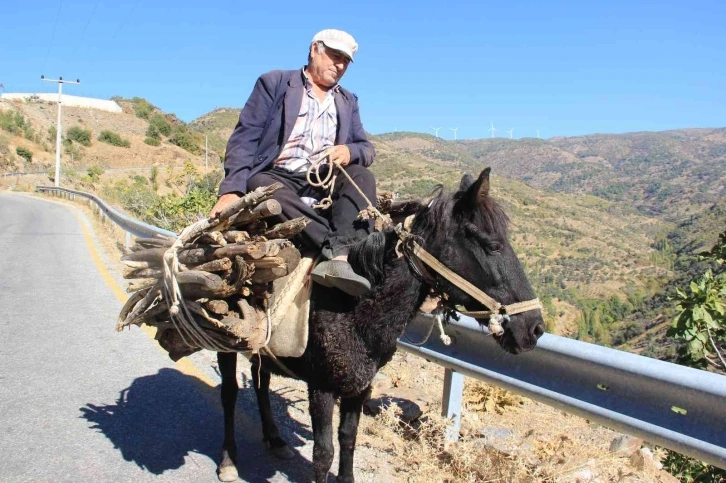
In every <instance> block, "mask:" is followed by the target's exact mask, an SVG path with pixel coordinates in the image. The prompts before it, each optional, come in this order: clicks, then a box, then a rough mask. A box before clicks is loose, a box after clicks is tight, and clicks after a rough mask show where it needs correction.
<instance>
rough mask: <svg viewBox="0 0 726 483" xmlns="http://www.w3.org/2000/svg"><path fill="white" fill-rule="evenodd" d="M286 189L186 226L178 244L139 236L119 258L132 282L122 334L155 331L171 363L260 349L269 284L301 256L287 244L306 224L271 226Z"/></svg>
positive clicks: (254, 196) (251, 197)
mask: <svg viewBox="0 0 726 483" xmlns="http://www.w3.org/2000/svg"><path fill="white" fill-rule="evenodd" d="M281 186H282V185H280V184H279V183H276V184H274V185H271V186H268V187H263V188H258V189H257V190H255V191H253V192H251V193H249V194H247V195H245V196H243V197H242V198H241V199H240V200H238V201H237V202H235V203H234V204H233V205H232V206H230V207H229V208H228V209H225V210H224V211H223V212H222V213H220V214H219V215H218V216H217V217H216V218H212V219H205V220H201V221H199V222H197V223H195V224H193V225H191V226H189V227H187V228H186V229H185V230H184V231H182V233H181V234H180V235H179V238H176V239H174V238H164V237H157V238H137V239H136V244H135V245H134V246H133V247H132V248H131V249H130V250H126V251H125V255H124V256H123V257H122V258H121V260H122V262H123V263H124V264H125V265H126V266H127V269H126V273H125V274H124V278H126V279H132V280H133V281H132V282H131V283H130V285H129V287H128V292H130V293H132V295H131V297H130V298H129V300H128V301H127V302H126V304H125V305H124V307H123V308H122V310H121V313H120V315H119V318H118V323H117V330H119V331H121V330H123V329H124V328H125V327H128V326H130V325H141V324H147V325H149V326H153V327H156V328H157V329H158V331H157V335H156V338H157V340H158V341H159V343H160V345H161V346H162V347H163V348H164V349H165V350H167V351H168V352H169V356H170V357H171V358H172V359H174V360H178V359H179V358H181V357H184V356H186V355H189V354H191V353H193V352H196V351H197V350H199V349H202V348H206V349H212V350H235V351H254V350H257V349H259V348H261V347H263V346H264V345H265V343H266V340H267V338H268V337H269V330H270V327H269V326H268V320H267V317H266V311H267V310H268V309H269V304H270V299H271V297H272V283H271V282H273V281H274V280H276V279H279V278H281V277H284V276H286V275H287V274H289V273H290V272H292V271H293V270H294V269H295V267H296V266H297V264H298V262H299V261H300V252H299V251H298V250H297V248H295V247H294V246H293V244H292V243H291V242H290V241H289V240H288V238H290V237H292V236H294V235H295V234H297V233H299V232H300V231H301V230H302V229H303V228H305V226H306V225H307V223H308V222H309V220H308V219H307V218H298V219H294V220H290V221H286V222H281V223H278V224H271V223H269V219H270V217H272V216H274V215H279V214H280V211H281V209H280V204H279V203H278V202H277V201H275V200H273V199H271V198H272V194H273V193H274V192H275V191H276V190H278V189H279V188H281ZM190 319H193V320H190Z"/></svg>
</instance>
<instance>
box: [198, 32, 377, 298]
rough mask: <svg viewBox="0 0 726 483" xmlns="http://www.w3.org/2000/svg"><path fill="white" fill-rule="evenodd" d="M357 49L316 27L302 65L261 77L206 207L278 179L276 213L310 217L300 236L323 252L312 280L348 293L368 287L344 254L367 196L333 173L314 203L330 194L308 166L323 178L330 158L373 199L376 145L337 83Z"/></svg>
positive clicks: (342, 36) (360, 233)
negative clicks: (329, 187)
mask: <svg viewBox="0 0 726 483" xmlns="http://www.w3.org/2000/svg"><path fill="white" fill-rule="evenodd" d="M357 50H358V44H357V43H356V42H355V40H354V39H353V37H352V36H351V35H349V34H348V33H346V32H343V31H340V30H332V29H328V30H322V31H320V32H318V33H317V34H315V36H314V37H313V40H312V43H311V45H310V51H309V54H308V63H307V65H306V66H305V67H303V68H302V69H299V70H287V71H284V70H275V71H272V72H268V73H266V74H263V75H262V76H260V78H259V79H258V80H257V83H256V84H255V87H254V90H253V91H252V94H251V95H250V97H249V99H248V100H247V103H246V104H245V106H244V108H243V109H242V113H241V114H240V117H239V122H238V123H237V126H236V127H235V129H234V132H233V133H232V136H231V137H230V139H229V142H228V143H227V153H226V155H225V160H224V170H225V178H224V180H223V181H222V184H221V185H220V188H219V199H218V201H217V203H216V204H215V206H214V208H212V212H211V213H210V216H214V215H216V214H217V213H219V212H220V211H221V210H223V209H224V208H225V207H226V206H228V205H229V204H231V203H233V202H234V201H235V200H237V199H239V198H240V196H242V195H243V194H244V193H246V192H249V191H252V190H254V189H255V188H258V187H260V186H268V185H271V184H273V183H275V182H280V183H282V185H283V188H282V189H279V190H277V191H276V192H275V194H274V199H276V200H277V201H279V203H280V205H281V207H282V213H281V214H280V215H279V217H280V218H282V220H292V219H294V218H298V217H302V216H304V217H307V218H308V219H309V220H310V223H309V224H308V225H307V226H306V227H305V229H304V230H303V231H302V232H301V233H300V234H299V235H298V236H299V241H301V242H302V243H303V244H304V245H305V246H306V247H307V248H310V249H314V250H317V251H319V252H320V253H321V255H322V257H323V258H324V261H323V262H321V263H319V264H318V265H317V266H316V267H315V269H314V270H313V272H312V278H313V280H314V281H315V282H317V283H319V284H321V285H325V286H327V287H335V288H338V289H340V290H342V291H344V292H346V293H348V294H350V295H353V296H360V295H363V294H364V293H366V292H367V291H368V290H369V289H370V283H369V282H368V280H367V279H366V278H364V277H362V276H360V275H358V274H356V273H355V272H354V271H353V269H352V267H351V266H350V264H348V261H347V258H348V249H349V247H350V246H351V245H352V244H354V243H355V242H356V241H358V240H360V239H363V238H365V237H366V236H367V235H368V234H369V233H370V232H371V231H372V222H371V221H367V220H359V219H358V214H359V212H360V211H361V210H364V209H365V208H366V207H367V203H366V201H365V200H364V198H363V196H361V194H360V193H359V192H358V190H357V189H356V187H355V186H354V184H353V183H351V182H350V181H349V179H348V176H337V177H336V178H335V182H334V185H333V194H332V204H330V205H329V206H325V205H324V206H323V207H322V208H320V205H317V203H318V201H320V200H322V199H324V198H325V197H326V196H327V195H328V193H327V190H324V189H323V188H322V187H320V186H316V185H318V183H317V182H313V184H311V183H310V181H309V180H310V178H309V177H308V168H310V167H311V166H313V167H314V168H316V169H319V172H318V173H317V175H318V179H320V177H322V178H326V175H328V173H327V170H329V169H333V167H332V164H331V163H334V164H336V165H338V167H339V169H343V170H345V171H346V172H347V174H348V175H349V176H350V178H351V179H352V180H353V181H354V182H355V184H357V185H358V187H359V188H360V190H361V191H362V192H363V193H365V196H366V197H367V198H368V199H369V200H375V199H376V184H375V178H374V176H373V173H371V172H370V171H369V170H368V169H367V167H368V166H370V165H371V163H373V158H374V156H375V150H374V148H373V145H372V144H371V143H370V141H368V139H367V138H366V134H365V131H364V129H363V124H362V123H361V120H360V114H359V112H358V99H357V97H356V96H355V95H354V94H352V93H351V92H350V91H348V90H346V89H344V88H343V87H341V86H340V84H338V82H339V81H340V79H341V78H342V77H343V75H344V74H345V72H346V70H347V69H348V65H349V64H350V63H351V62H352V61H353V55H354V54H355V53H356V51H357ZM326 160H327V162H326ZM316 208H317V209H316Z"/></svg>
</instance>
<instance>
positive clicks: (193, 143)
mask: <svg viewBox="0 0 726 483" xmlns="http://www.w3.org/2000/svg"><path fill="white" fill-rule="evenodd" d="M169 142H170V143H172V144H174V145H176V146H179V147H180V148H182V149H184V150H186V151H189V152H190V153H192V154H202V149H201V148H200V147H199V144H197V140H196V139H195V137H194V134H193V133H191V132H189V131H188V130H187V129H186V128H185V127H183V126H178V127H177V128H176V129H174V132H173V133H172V135H171V137H170V138H169Z"/></svg>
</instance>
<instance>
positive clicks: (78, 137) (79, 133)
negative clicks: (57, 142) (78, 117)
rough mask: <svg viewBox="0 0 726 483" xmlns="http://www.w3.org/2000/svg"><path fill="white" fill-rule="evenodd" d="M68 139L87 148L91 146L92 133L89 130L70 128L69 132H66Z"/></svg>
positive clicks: (76, 127)
mask: <svg viewBox="0 0 726 483" xmlns="http://www.w3.org/2000/svg"><path fill="white" fill-rule="evenodd" d="M66 138H67V139H70V140H71V141H75V142H77V143H78V144H82V145H84V146H86V147H88V146H90V145H91V131H89V130H88V129H82V128H80V127H78V126H73V127H72V128H70V129H69V130H68V132H66Z"/></svg>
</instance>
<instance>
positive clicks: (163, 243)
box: [135, 238, 175, 248]
mask: <svg viewBox="0 0 726 483" xmlns="http://www.w3.org/2000/svg"><path fill="white" fill-rule="evenodd" d="M135 241H136V244H137V245H139V246H142V247H144V248H169V247H170V246H172V245H173V244H174V241H175V240H174V239H172V238H137V239H136V240H135Z"/></svg>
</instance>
